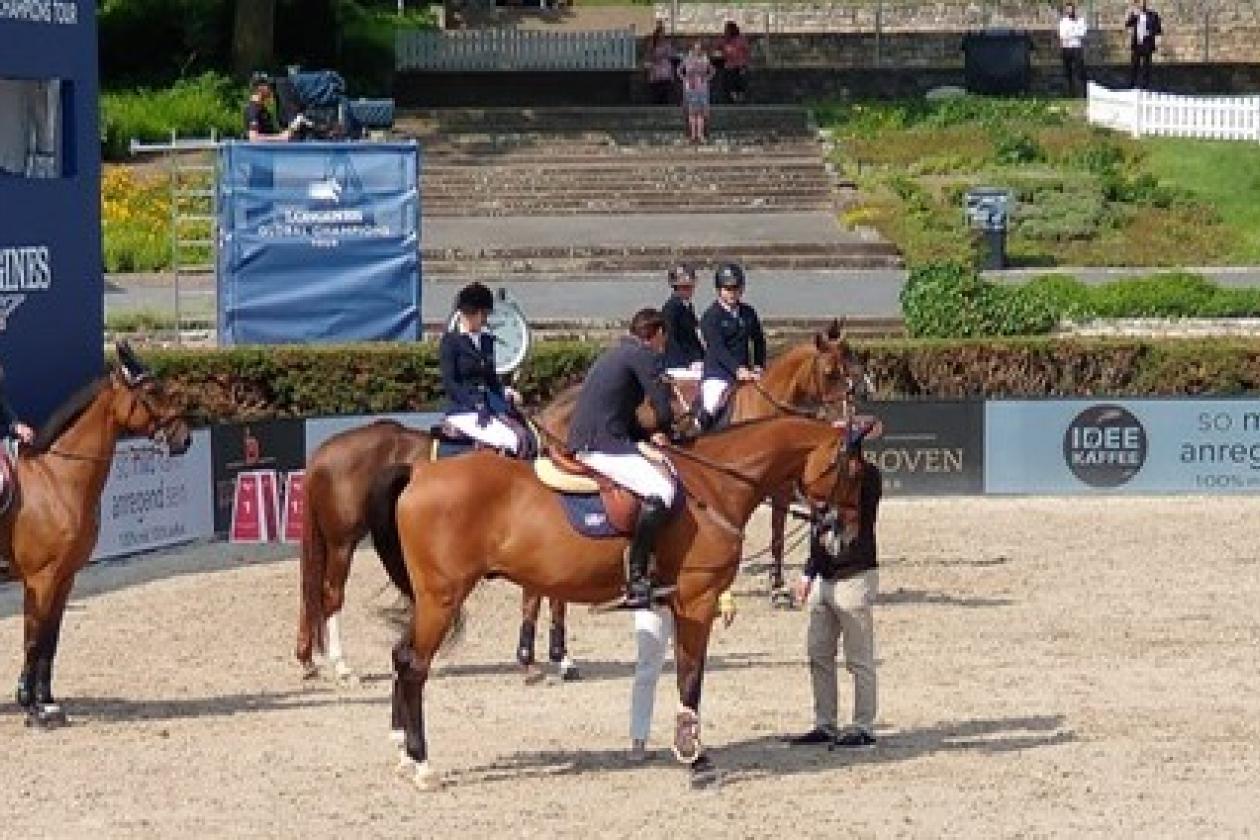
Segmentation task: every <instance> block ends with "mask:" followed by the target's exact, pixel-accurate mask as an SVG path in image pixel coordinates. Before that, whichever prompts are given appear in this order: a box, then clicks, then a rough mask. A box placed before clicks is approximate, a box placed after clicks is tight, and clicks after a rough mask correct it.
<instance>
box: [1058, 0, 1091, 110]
mask: <svg viewBox="0 0 1260 840" xmlns="http://www.w3.org/2000/svg"><path fill="white" fill-rule="evenodd" d="M1088 29H1089V27H1088V26H1087V25H1086V23H1085V18H1083V17H1079V16H1078V15H1077V14H1076V4H1075V3H1068V4H1067V5H1066V6H1064V7H1063V17H1062V18H1061V19H1060V20H1059V48H1060V52H1061V54H1062V56H1063V76H1064V78H1065V80H1066V83H1067V95H1068V96H1077V95H1078V94H1077V92H1076V91H1077V87H1076V84H1077V80H1079V81H1080V94H1079V95H1080V96H1084V95H1085V33H1086V32H1087V31H1088Z"/></svg>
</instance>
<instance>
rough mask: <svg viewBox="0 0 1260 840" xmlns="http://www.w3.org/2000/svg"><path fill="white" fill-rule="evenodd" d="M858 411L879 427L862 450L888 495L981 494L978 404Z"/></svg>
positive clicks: (883, 405)
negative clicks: (875, 419)
mask: <svg viewBox="0 0 1260 840" xmlns="http://www.w3.org/2000/svg"><path fill="white" fill-rule="evenodd" d="M863 413H870V414H874V415H875V416H877V417H878V418H879V419H880V420H881V421H882V422H883V424H884V434H883V436H882V437H880V438H877V439H875V440H872V441H870V442H869V443H867V444H866V445H865V451H866V456H867V458H869V459H870V460H871V461H872V462H874V464H875V465H876V466H878V467H879V468H880V471H881V472H882V473H883V474H884V491H885V492H886V493H887V494H888V495H930V496H943V495H950V494H963V495H966V494H977V495H978V494H980V493H983V492H984V403H983V402H982V401H980V400H971V401H930V402H929V401H925V402H918V401H915V402H910V401H904V402H879V403H871V404H869V405H868V406H865V407H864V408H863Z"/></svg>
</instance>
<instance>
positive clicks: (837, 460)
mask: <svg viewBox="0 0 1260 840" xmlns="http://www.w3.org/2000/svg"><path fill="white" fill-rule="evenodd" d="M833 425H834V426H835V428H836V431H837V432H838V434H837V435H836V440H835V445H834V446H832V447H828V448H825V449H822V450H815V451H814V452H813V453H812V454H811V455H810V458H809V460H808V461H806V464H805V470H804V472H803V473H802V474H801V480H800V482H799V485H798V487H797V491H798V493H799V494H800V495H801V496H802V497H804V498H805V499H806V501H808V502H809V504H810V505H811V507H814V508H815V509H820V510H834V511H836V513H837V514H838V515H839V516H840V520H841V522H842V523H843V526H844V527H843V532H842V534H841V543H842V545H844V546H848V545H849V544H851V543H852V542H853V540H855V539H857V535H858V526H859V521H860V517H861V499H862V480H863V477H864V473H865V471H866V470H867V469H868V468H869V465H868V464H867V461H866V458H865V457H864V456H863V454H862V443H863V442H864V441H866V440H871V439H874V438H877V437H879V436H880V435H881V434H882V433H883V424H882V423H881V422H880V421H879V419H878V418H876V417H872V416H857V415H851V416H849V417H847V418H846V419H844V420H840V421H836V422H835V423H833Z"/></svg>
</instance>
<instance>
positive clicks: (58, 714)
mask: <svg viewBox="0 0 1260 840" xmlns="http://www.w3.org/2000/svg"><path fill="white" fill-rule="evenodd" d="M68 723H70V719H69V718H67V717H66V713H65V711H64V710H63V709H62V708H61V705H60V704H58V703H38V704H36V705H34V706H33V707H31V710H30V712H28V713H27V715H26V725H27V726H30V727H33V728H36V729H44V730H48V729H57V728H59V727H62V726H65V725H67V724H68Z"/></svg>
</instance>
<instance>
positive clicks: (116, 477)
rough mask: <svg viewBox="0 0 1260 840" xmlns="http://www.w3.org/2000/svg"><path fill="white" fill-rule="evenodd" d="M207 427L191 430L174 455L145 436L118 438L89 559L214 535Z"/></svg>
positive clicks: (132, 552)
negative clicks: (189, 437) (181, 450)
mask: <svg viewBox="0 0 1260 840" xmlns="http://www.w3.org/2000/svg"><path fill="white" fill-rule="evenodd" d="M210 487H211V480H210V432H209V431H208V430H205V429H199V430H197V431H195V432H193V440H192V446H191V447H189V449H188V451H187V452H185V453H184V454H183V455H180V456H178V457H170V456H167V455H166V454H164V453H162V452H159V451H157V450H156V449H155V448H154V446H153V444H152V443H150V442H149V441H147V440H144V439H127V440H121V441H119V442H118V446H117V447H115V449H114V462H113V465H112V466H111V467H110V471H109V479H108V480H107V481H106V482H105V492H104V493H103V494H102V495H101V512H100V515H101V533H100V538H99V539H98V540H97V541H96V551H95V552H93V554H92V559H93V560H103V559H105V558H109V557H120V556H123V555H126V554H134V553H135V552H138V551H145V550H147V549H151V548H160V547H162V546H168V545H177V544H179V543H185V542H191V541H193V540H199V539H206V538H209V537H211V536H213V535H214V514H213V507H212V504H211V499H210Z"/></svg>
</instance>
